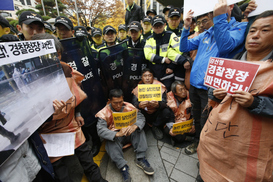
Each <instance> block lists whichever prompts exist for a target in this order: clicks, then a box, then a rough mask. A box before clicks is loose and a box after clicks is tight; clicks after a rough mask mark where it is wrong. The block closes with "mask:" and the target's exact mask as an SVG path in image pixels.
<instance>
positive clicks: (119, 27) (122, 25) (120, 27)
mask: <svg viewBox="0 0 273 182" xmlns="http://www.w3.org/2000/svg"><path fill="white" fill-rule="evenodd" d="M120 30H125V31H127V28H126V25H124V24H121V25H119V26H118V31H120Z"/></svg>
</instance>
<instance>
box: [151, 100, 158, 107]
mask: <svg viewBox="0 0 273 182" xmlns="http://www.w3.org/2000/svg"><path fill="white" fill-rule="evenodd" d="M149 105H150V106H152V107H153V108H158V107H159V104H158V101H154V100H152V101H150V102H149Z"/></svg>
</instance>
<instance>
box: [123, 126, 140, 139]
mask: <svg viewBox="0 0 273 182" xmlns="http://www.w3.org/2000/svg"><path fill="white" fill-rule="evenodd" d="M137 128H138V126H137V125H132V126H128V127H127V133H126V136H130V135H131V134H132V133H133V132H134V131H136V129H137Z"/></svg>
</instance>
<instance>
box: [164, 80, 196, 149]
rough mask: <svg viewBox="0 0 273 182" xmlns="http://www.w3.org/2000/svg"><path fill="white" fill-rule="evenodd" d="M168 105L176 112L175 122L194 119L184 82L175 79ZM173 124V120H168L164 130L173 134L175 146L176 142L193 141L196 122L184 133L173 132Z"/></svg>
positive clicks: (169, 93)
mask: <svg viewBox="0 0 273 182" xmlns="http://www.w3.org/2000/svg"><path fill="white" fill-rule="evenodd" d="M167 105H168V106H169V108H171V112H173V113H174V116H175V123H181V122H185V121H187V120H190V119H192V114H191V108H192V107H191V101H190V98H189V92H188V90H187V89H186V86H185V84H184V83H183V82H180V81H174V82H173V83H172V86H171V91H170V92H168V93H167ZM173 124H174V123H173V122H167V124H166V127H165V128H164V132H165V133H166V134H169V135H171V136H172V139H171V142H172V145H173V146H174V145H175V143H181V142H183V141H193V139H194V133H195V127H194V124H193V125H192V129H191V131H190V132H189V133H185V134H182V135H180V134H174V133H173Z"/></svg>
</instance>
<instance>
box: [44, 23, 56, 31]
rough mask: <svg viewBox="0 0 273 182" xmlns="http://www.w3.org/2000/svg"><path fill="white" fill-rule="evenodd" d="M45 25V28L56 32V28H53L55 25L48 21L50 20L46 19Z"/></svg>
mask: <svg viewBox="0 0 273 182" xmlns="http://www.w3.org/2000/svg"><path fill="white" fill-rule="evenodd" d="M44 26H45V29H48V30H50V31H51V32H54V29H53V27H52V25H51V24H50V23H48V22H46V21H45V22H44Z"/></svg>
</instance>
